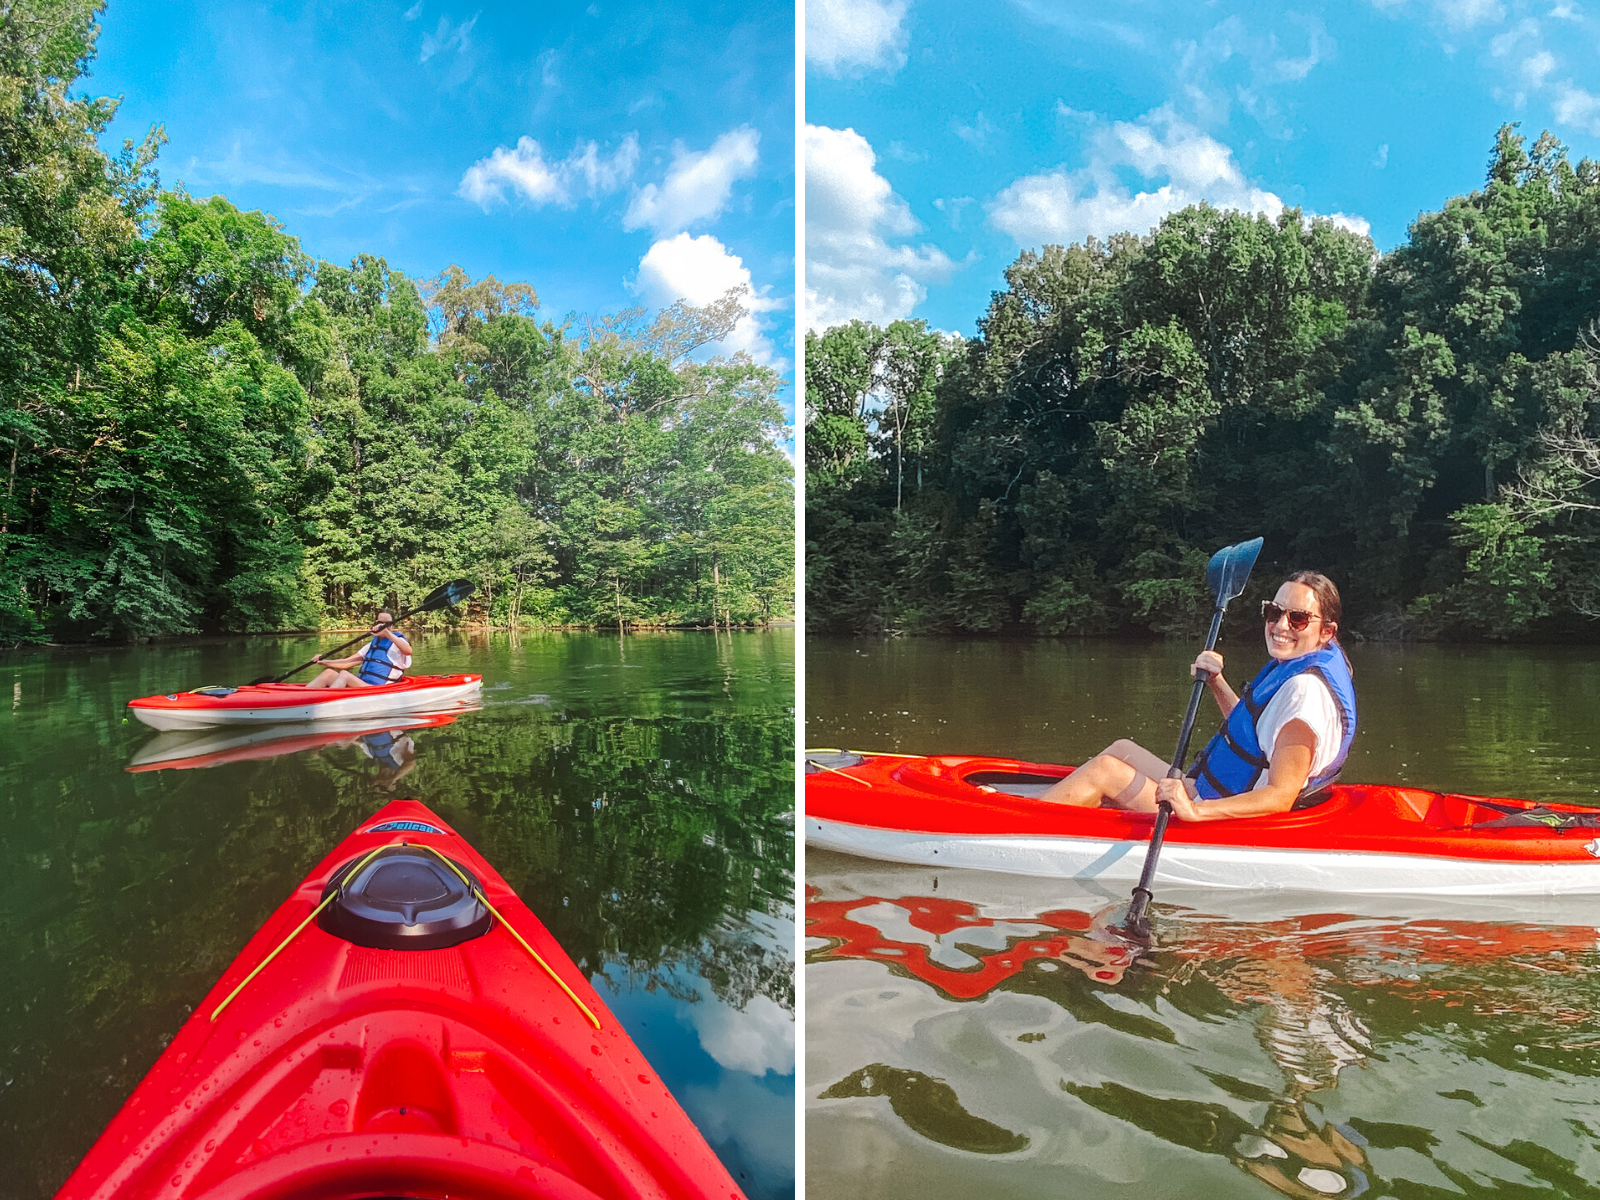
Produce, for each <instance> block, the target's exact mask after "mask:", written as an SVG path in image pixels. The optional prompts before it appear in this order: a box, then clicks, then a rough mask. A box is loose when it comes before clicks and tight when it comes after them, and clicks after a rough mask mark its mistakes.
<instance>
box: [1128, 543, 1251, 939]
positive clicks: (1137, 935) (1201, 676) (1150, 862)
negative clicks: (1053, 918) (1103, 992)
mask: <svg viewBox="0 0 1600 1200" xmlns="http://www.w3.org/2000/svg"><path fill="white" fill-rule="evenodd" d="M1260 553H1261V539H1260V538H1251V539H1250V540H1249V541H1248V542H1240V543H1239V544H1238V545H1237V546H1224V547H1223V548H1222V549H1221V550H1218V551H1217V552H1216V553H1215V554H1213V555H1212V556H1211V561H1210V562H1209V563H1207V564H1206V585H1207V586H1208V587H1209V588H1210V589H1211V594H1212V595H1213V596H1215V597H1216V598H1217V610H1216V612H1214V613H1212V614H1211V632H1210V633H1208V634H1206V649H1207V650H1211V649H1214V648H1215V647H1216V644H1217V634H1219V633H1220V632H1222V612H1223V610H1224V609H1226V608H1227V607H1228V601H1229V600H1232V599H1233V598H1234V597H1235V596H1237V595H1238V594H1239V593H1240V592H1242V591H1244V585H1245V583H1246V582H1247V581H1248V580H1249V578H1250V568H1251V567H1253V566H1255V565H1256V556H1257V555H1259V554H1260ZM1209 678H1210V672H1208V671H1199V672H1196V675H1195V681H1194V691H1193V692H1192V693H1191V694H1190V696H1189V711H1188V713H1186V714H1185V715H1184V718H1183V731H1182V732H1181V733H1179V734H1178V749H1177V752H1176V753H1174V754H1173V756H1172V765H1171V766H1170V767H1168V768H1167V778H1168V779H1181V778H1182V777H1183V760H1184V759H1185V758H1187V757H1188V756H1189V735H1190V734H1192V733H1193V732H1194V719H1195V715H1196V714H1197V713H1198V712H1199V710H1200V694H1201V693H1202V692H1204V691H1205V690H1206V681H1207V680H1208V679H1209ZM1171 819H1172V806H1171V805H1170V804H1168V803H1167V802H1166V801H1165V800H1163V801H1161V803H1160V805H1159V806H1158V811H1157V813H1156V827H1155V830H1154V832H1152V833H1151V835H1150V848H1149V849H1148V850H1146V851H1145V855H1144V870H1142V871H1140V872H1139V882H1138V884H1137V885H1136V886H1135V887H1134V889H1133V901H1132V903H1130V904H1129V905H1128V915H1127V918H1126V919H1125V920H1124V921H1123V922H1122V928H1121V932H1122V933H1123V934H1124V936H1126V937H1128V938H1130V939H1131V940H1134V941H1137V942H1142V943H1143V944H1145V945H1149V944H1150V922H1149V920H1148V918H1147V917H1146V916H1145V910H1146V909H1148V908H1149V907H1150V881H1151V880H1153V879H1154V878H1155V874H1156V860H1157V859H1158V858H1160V857H1161V843H1162V841H1163V839H1165V837H1166V836H1167V822H1168V821H1170V820H1171Z"/></svg>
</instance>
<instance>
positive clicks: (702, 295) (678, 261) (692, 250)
mask: <svg viewBox="0 0 1600 1200" xmlns="http://www.w3.org/2000/svg"><path fill="white" fill-rule="evenodd" d="M633 287H634V291H636V292H637V293H638V294H639V295H640V296H641V297H642V298H643V299H644V300H645V302H646V303H648V304H651V305H654V306H655V307H657V308H665V307H667V306H668V305H670V304H672V303H674V302H676V301H678V300H685V301H687V302H688V303H690V304H692V305H695V306H696V307H703V306H705V305H707V304H710V303H711V302H712V301H713V300H719V299H721V298H722V297H723V296H724V295H726V294H727V292H728V291H729V290H730V289H732V288H739V287H742V288H745V289H747V294H746V296H745V298H744V306H745V308H746V309H748V310H749V311H748V312H747V313H746V314H745V316H743V317H742V318H740V320H739V323H738V324H737V325H736V326H734V329H733V332H732V333H731V334H729V335H728V336H727V337H726V338H724V339H723V340H722V341H721V342H720V343H718V349H719V350H721V351H722V352H724V353H728V354H736V353H738V352H740V351H743V352H744V353H746V354H749V355H750V357H752V358H753V359H755V360H756V361H757V362H759V363H766V364H769V365H778V364H777V363H776V362H775V360H774V357H773V346H772V342H771V340H770V339H768V337H767V335H766V332H765V324H764V322H763V321H762V319H761V316H760V314H761V313H763V312H768V311H770V310H772V309H776V308H782V307H783V305H782V303H781V302H779V301H777V300H773V299H770V298H769V297H767V296H763V295H759V294H758V293H757V292H756V289H755V287H754V285H753V284H752V283H751V281H750V271H749V268H747V267H746V266H745V265H744V260H743V259H741V258H740V257H739V256H738V255H737V254H732V253H730V252H729V250H728V248H727V247H726V246H724V245H723V244H722V243H721V242H719V241H717V239H716V238H714V237H712V236H711V235H710V234H709V233H702V234H701V235H700V236H699V237H691V236H689V234H687V233H680V234H678V235H676V236H675V237H670V238H665V239H663V240H661V241H658V242H656V243H655V245H653V246H651V247H650V249H649V250H648V251H647V252H646V253H645V256H644V257H643V258H642V259H640V260H639V276H638V279H637V281H636V282H635V283H634V285H633Z"/></svg>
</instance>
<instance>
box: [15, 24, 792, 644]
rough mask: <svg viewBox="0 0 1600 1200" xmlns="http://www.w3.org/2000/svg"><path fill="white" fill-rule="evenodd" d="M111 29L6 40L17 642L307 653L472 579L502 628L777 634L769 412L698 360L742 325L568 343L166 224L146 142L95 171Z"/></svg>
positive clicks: (419, 285)
mask: <svg viewBox="0 0 1600 1200" xmlns="http://www.w3.org/2000/svg"><path fill="white" fill-rule="evenodd" d="M98 9H99V5H98V4H97V3H95V0H18V2H16V3H12V4H10V5H8V6H7V7H6V8H5V10H4V12H3V13H0V471H3V472H4V485H3V487H0V642H17V641H28V640H41V639H44V638H57V639H62V638H82V637H108V636H109V637H128V636H148V635H159V634H170V633H181V632H189V631H194V630H212V629H217V630H223V629H227V630H246V631H250V630H273V629H282V628H287V627H304V626H308V625H315V624H317V623H318V622H319V621H323V620H334V621H341V620H348V619H350V618H352V617H356V616H358V615H359V614H360V613H362V612H363V611H365V610H368V609H370V608H371V607H372V606H374V605H377V604H400V605H404V604H406V603H408V602H411V601H415V600H417V599H419V598H420V597H421V596H422V594H423V593H425V592H427V591H428V590H429V589H430V588H431V587H433V586H434V585H435V584H437V583H439V582H441V581H443V580H444V579H446V578H449V577H452V576H456V575H467V576H470V577H472V578H473V579H475V580H477V581H478V582H479V584H480V591H479V594H478V597H477V598H476V600H475V601H474V604H475V609H474V613H473V615H474V616H475V617H477V618H479V619H486V620H491V621H495V622H499V623H544V624H585V625H596V624H599V625H613V626H615V625H625V624H631V623H688V624H711V623H720V624H728V625H732V624H740V623H746V622H753V621H764V620H768V619H770V618H771V617H772V616H773V615H775V614H778V613H781V612H783V611H785V610H787V609H788V608H789V607H790V605H791V604H792V593H793V551H792V546H793V535H792V530H793V515H792V511H793V509H792V506H793V485H792V479H791V470H790V467H789V464H788V462H787V460H786V459H785V457H784V456H783V454H782V452H781V450H779V449H778V446H777V441H778V438H780V437H781V435H782V430H783V410H782V406H781V404H780V403H779V401H778V399H777V394H778V391H779V389H780V387H781V386H782V380H780V379H779V378H778V377H777V374H776V373H775V372H774V371H772V370H770V369H769V368H766V367H763V366H761V365H758V364H756V363H754V362H753V361H751V360H750V359H749V358H748V357H747V356H743V355H738V356H735V357H733V358H731V359H730V358H715V357H714V358H710V359H709V360H708V359H707V358H706V351H705V349H704V348H705V347H707V346H709V345H710V344H711V343H713V342H715V341H717V340H719V339H720V338H722V337H724V336H725V335H726V334H727V333H728V332H729V331H730V330H731V329H732V326H733V323H734V322H735V321H737V320H738V318H739V317H740V315H742V310H741V308H740V304H739V296H738V295H737V294H730V295H729V296H728V297H726V298H724V300H722V301H721V302H719V303H717V304H714V305H711V306H710V307H708V308H705V309H694V308H691V307H688V306H686V305H683V304H679V305H676V306H673V307H672V308H670V309H667V310H665V311H664V312H662V313H660V314H658V315H657V317H656V318H655V319H654V320H653V321H646V320H645V315H644V314H643V313H642V312H638V311H635V312H628V313H624V314H621V315H619V316H615V317H610V318H606V319H603V320H595V321H589V322H583V323H579V322H573V321H568V322H567V323H566V324H563V325H557V324H555V323H554V322H551V321H548V320H546V321H544V322H540V321H539V320H538V319H537V317H536V315H535V314H536V311H537V306H538V301H537V297H536V295H535V293H534V290H533V289H532V288H531V287H528V286H526V285H522V284H502V283H500V282H498V281H497V280H495V279H494V278H493V277H492V276H491V277H489V278H487V279H484V280H480V281H476V282H474V281H473V280H471V279H470V278H468V277H467V276H466V275H465V274H464V273H463V272H462V271H460V270H459V269H457V268H454V267H452V268H451V269H450V270H448V271H446V272H445V273H444V274H442V275H441V276H439V277H438V278H437V279H433V280H427V281H418V280H415V279H410V278H407V277H406V276H405V275H404V274H402V273H401V272H398V271H395V270H391V269H390V268H389V267H388V265H387V264H386V263H385V262H384V261H383V260H382V259H380V258H376V257H373V256H369V255H361V256H359V257H357V258H356V259H355V261H353V262H352V263H350V264H349V266H347V267H346V266H338V265H336V264H332V263H328V262H319V261H315V260H313V259H312V258H310V257H309V256H308V255H306V254H305V253H304V251H303V250H302V249H301V247H300V245H299V242H298V241H297V240H296V239H295V238H294V237H293V236H291V235H290V234H289V233H288V232H287V231H286V230H285V229H284V228H283V226H282V225H280V224H279V223H278V222H277V221H275V220H274V219H273V218H271V217H270V216H266V215H264V214H261V213H246V212H241V211H240V210H239V209H237V208H235V207H234V206H233V205H231V204H229V203H228V202H227V200H225V199H224V198H222V197H220V196H214V197H211V198H209V199H201V198H197V197H193V196H190V195H188V194H186V193H184V192H183V191H181V190H178V191H170V190H168V191H164V190H162V189H161V188H160V186H159V181H158V178H157V176H156V174H155V171H154V163H155V160H156V155H157V151H158V149H159V145H160V142H161V140H162V138H161V134H160V131H159V130H155V131H152V133H151V135H150V136H149V137H147V138H146V139H145V140H144V141H143V142H142V143H140V144H134V143H132V142H125V143H124V149H123V151H122V153H121V154H120V155H116V156H108V155H106V154H105V153H103V152H102V151H101V149H100V146H99V138H100V136H101V135H102V134H103V133H104V132H105V131H106V130H107V128H108V126H109V123H110V121H111V119H112V116H113V114H114V111H115V104H114V103H113V102H111V101H107V100H91V99H88V98H85V97H82V96H78V95H75V94H74V93H73V92H72V88H73V85H74V82H75V80H77V78H78V76H79V75H80V74H81V73H82V72H83V70H84V69H85V67H86V65H87V63H88V62H89V60H90V58H91V57H92V55H93V50H94V38H95V35H96V33H97V32H98V28H97V26H96V25H95V24H94V16H95V14H96V13H97V12H98ZM696 351H700V353H698V354H697V353H696Z"/></svg>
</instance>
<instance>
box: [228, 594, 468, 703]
mask: <svg viewBox="0 0 1600 1200" xmlns="http://www.w3.org/2000/svg"><path fill="white" fill-rule="evenodd" d="M476 586H477V585H476V584H474V583H473V582H472V580H470V579H452V580H451V581H450V582H449V583H442V584H440V585H439V586H438V587H436V588H434V589H433V591H431V592H429V593H428V594H427V595H426V596H424V597H423V598H422V603H421V604H419V605H417V606H416V607H415V608H408V609H406V611H405V612H403V613H401V614H400V615H399V616H398V617H396V618H395V619H394V620H392V621H385V622H384V623H383V624H382V625H381V626H379V628H380V629H387V628H389V626H391V625H398V624H399V623H400V622H401V621H404V620H405V619H406V618H407V617H409V616H412V615H414V614H416V613H425V612H436V611H438V610H439V609H441V608H452V607H454V606H455V605H457V604H460V603H461V602H462V601H463V600H465V599H466V598H467V597H468V596H470V595H472V593H473V590H474V588H475V587H476ZM371 636H372V634H371V633H370V632H369V633H363V634H362V635H361V636H360V637H354V638H351V639H350V640H349V641H348V642H346V643H345V644H344V645H342V646H335V647H334V648H333V649H332V650H329V651H327V652H326V653H324V654H319V655H317V658H313V659H312V660H311V661H310V662H303V663H301V664H300V665H299V666H298V667H296V668H295V669H294V670H292V671H285V672H284V673H283V674H282V675H263V676H262V677H261V678H260V679H252V680H251V681H250V683H249V684H248V686H249V687H255V686H256V685H257V684H261V683H282V682H283V681H284V680H285V679H287V678H289V676H291V675H298V674H299V673H300V672H301V671H304V670H305V669H306V668H307V667H311V666H316V665H317V659H318V658H327V657H329V656H331V655H334V654H337V653H339V651H341V650H348V649H349V648H350V647H351V646H354V645H355V644H356V643H357V642H359V641H362V640H364V639H366V638H369V637H371Z"/></svg>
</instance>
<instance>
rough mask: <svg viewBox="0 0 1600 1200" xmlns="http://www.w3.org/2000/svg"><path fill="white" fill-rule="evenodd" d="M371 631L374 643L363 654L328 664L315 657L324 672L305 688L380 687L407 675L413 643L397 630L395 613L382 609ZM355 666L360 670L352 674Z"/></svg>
mask: <svg viewBox="0 0 1600 1200" xmlns="http://www.w3.org/2000/svg"><path fill="white" fill-rule="evenodd" d="M370 632H371V634H372V640H371V641H370V642H368V643H367V647H366V649H365V650H363V651H362V652H361V653H360V654H354V655H351V656H350V657H349V658H330V659H328V660H327V661H326V662H324V661H323V658H322V655H320V654H316V655H313V656H312V658H311V661H312V662H316V663H322V665H323V667H324V668H325V669H324V670H323V672H322V674H320V675H318V676H317V677H316V678H315V679H313V680H312V681H311V682H310V683H308V684H306V686H307V687H313V688H350V687H377V686H379V685H380V684H385V683H393V682H395V681H396V680H397V679H399V678H400V677H401V676H402V675H404V674H405V673H406V668H407V667H409V666H410V665H411V643H410V642H408V641H406V639H405V638H404V637H402V636H401V635H400V633H399V631H398V630H396V629H395V628H394V614H393V613H392V612H390V611H389V610H388V609H387V608H380V609H379V610H378V612H377V614H376V615H375V616H374V617H373V619H372V629H371V631H370ZM353 667H358V668H360V669H359V670H358V671H356V673H355V674H351V673H350V669H351V668H353Z"/></svg>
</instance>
